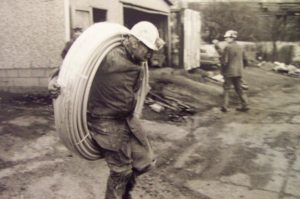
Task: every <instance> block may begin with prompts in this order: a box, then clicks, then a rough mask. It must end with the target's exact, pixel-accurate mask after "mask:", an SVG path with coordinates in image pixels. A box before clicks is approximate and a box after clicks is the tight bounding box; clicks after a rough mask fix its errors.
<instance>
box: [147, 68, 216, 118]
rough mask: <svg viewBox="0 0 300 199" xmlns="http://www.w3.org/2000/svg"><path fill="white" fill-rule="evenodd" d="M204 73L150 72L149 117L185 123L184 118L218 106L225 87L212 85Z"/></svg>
mask: <svg viewBox="0 0 300 199" xmlns="http://www.w3.org/2000/svg"><path fill="white" fill-rule="evenodd" d="M204 76H206V75H205V74H203V71H202V72H201V71H199V70H195V71H192V72H188V71H184V70H180V69H173V68H161V69H155V70H150V86H151V92H150V93H149V94H148V95H147V98H146V101H145V105H146V106H145V107H146V109H147V111H148V110H150V112H148V113H150V115H153V113H156V114H154V115H153V116H155V115H156V116H158V117H160V118H161V119H167V120H168V121H170V120H171V121H184V120H185V118H186V117H185V116H190V115H193V114H195V113H197V112H201V111H205V110H209V109H210V108H211V107H214V106H216V104H217V103H218V102H217V101H218V99H219V97H220V95H221V94H222V87H221V86H220V85H218V84H215V83H213V84H209V82H208V81H207V78H206V77H204Z"/></svg>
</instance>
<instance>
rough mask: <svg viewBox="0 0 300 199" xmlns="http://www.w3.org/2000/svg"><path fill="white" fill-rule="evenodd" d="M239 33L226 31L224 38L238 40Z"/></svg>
mask: <svg viewBox="0 0 300 199" xmlns="http://www.w3.org/2000/svg"><path fill="white" fill-rule="evenodd" d="M237 34H238V33H237V31H235V30H228V31H226V33H225V35H224V37H225V38H227V37H230V38H237Z"/></svg>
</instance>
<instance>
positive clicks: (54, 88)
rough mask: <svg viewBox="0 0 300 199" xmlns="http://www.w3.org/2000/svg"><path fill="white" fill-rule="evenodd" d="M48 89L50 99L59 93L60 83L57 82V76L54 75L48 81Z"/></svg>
mask: <svg viewBox="0 0 300 199" xmlns="http://www.w3.org/2000/svg"><path fill="white" fill-rule="evenodd" d="M48 91H49V94H50V97H51V98H52V99H55V98H57V97H58V96H59V95H60V85H59V84H58V83H57V77H54V78H52V79H51V80H50V81H49V84H48Z"/></svg>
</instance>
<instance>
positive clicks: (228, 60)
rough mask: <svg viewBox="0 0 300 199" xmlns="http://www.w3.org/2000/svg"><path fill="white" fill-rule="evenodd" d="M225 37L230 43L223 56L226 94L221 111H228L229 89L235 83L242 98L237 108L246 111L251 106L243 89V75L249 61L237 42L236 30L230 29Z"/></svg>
mask: <svg viewBox="0 0 300 199" xmlns="http://www.w3.org/2000/svg"><path fill="white" fill-rule="evenodd" d="M224 37H225V41H226V42H227V43H228V44H227V46H226V47H225V48H224V51H223V53H222V56H221V73H222V75H223V76H224V85H223V88H224V96H223V105H222V107H221V111H222V112H227V111H228V106H229V91H230V88H231V85H233V87H234V89H235V91H236V93H237V95H238V96H239V98H240V100H241V107H240V108H237V110H238V111H243V112H246V111H248V110H249V107H248V98H247V95H246V93H245V91H244V90H243V89H242V76H243V69H244V64H245V63H247V59H246V56H245V53H244V51H243V49H242V47H241V46H240V45H239V44H238V43H237V42H236V38H237V32H236V31H234V30H228V31H227V32H226V33H225V35H224Z"/></svg>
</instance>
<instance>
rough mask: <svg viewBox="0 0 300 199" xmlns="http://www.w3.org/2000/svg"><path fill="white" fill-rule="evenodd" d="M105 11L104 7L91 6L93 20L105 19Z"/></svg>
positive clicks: (95, 21) (100, 20)
mask: <svg viewBox="0 0 300 199" xmlns="http://www.w3.org/2000/svg"><path fill="white" fill-rule="evenodd" d="M106 14H107V11H106V10H104V9H98V8H93V22H94V23H97V22H102V21H106Z"/></svg>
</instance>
